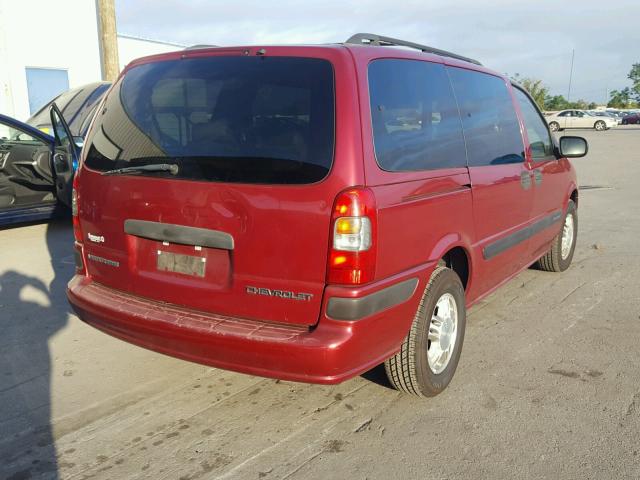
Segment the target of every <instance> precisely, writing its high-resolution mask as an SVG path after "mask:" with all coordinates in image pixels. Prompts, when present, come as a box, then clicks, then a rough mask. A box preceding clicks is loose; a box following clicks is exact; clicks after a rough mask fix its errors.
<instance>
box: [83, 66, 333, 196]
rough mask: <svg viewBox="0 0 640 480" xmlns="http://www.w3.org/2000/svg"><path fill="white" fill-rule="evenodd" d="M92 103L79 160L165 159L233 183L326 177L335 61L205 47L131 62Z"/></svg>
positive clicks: (116, 164)
mask: <svg viewBox="0 0 640 480" xmlns="http://www.w3.org/2000/svg"><path fill="white" fill-rule="evenodd" d="M105 107H106V108H104V109H102V111H101V112H98V118H97V120H96V125H95V127H94V128H93V129H92V133H91V137H90V138H88V139H87V142H86V144H87V147H88V153H87V157H86V165H87V166H88V167H90V168H93V169H97V170H101V171H106V170H111V169H116V168H123V167H130V166H138V165H147V164H156V163H170V164H177V165H178V167H179V168H178V173H177V174H176V175H175V176H174V175H171V174H169V173H166V172H153V173H148V172H147V173H145V174H147V175H154V176H160V177H165V176H167V177H171V178H182V179H192V180H208V181H221V182H239V183H269V184H299V183H313V182H317V181H319V180H321V179H323V178H324V177H325V176H326V175H327V173H328V172H329V170H330V168H331V163H332V159H333V144H334V81H333V69H332V66H331V64H330V63H329V62H328V61H327V60H322V59H316V58H298V57H227V56H225V57H206V58H192V59H181V60H171V61H164V62H156V63H149V64H143V65H139V66H137V67H134V68H132V69H131V70H130V71H129V72H128V73H127V74H126V75H125V76H124V79H123V80H122V81H121V82H120V83H119V84H117V85H116V86H115V88H114V89H113V91H112V93H110V95H109V98H108V99H107V102H106V104H105Z"/></svg>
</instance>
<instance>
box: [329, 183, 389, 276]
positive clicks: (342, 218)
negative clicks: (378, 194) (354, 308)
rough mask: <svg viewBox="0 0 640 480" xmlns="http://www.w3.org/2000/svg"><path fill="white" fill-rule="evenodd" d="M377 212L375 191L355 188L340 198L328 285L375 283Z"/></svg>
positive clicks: (335, 213)
mask: <svg viewBox="0 0 640 480" xmlns="http://www.w3.org/2000/svg"><path fill="white" fill-rule="evenodd" d="M376 229H377V213H376V203H375V197H374V195H373V192H372V191H371V190H369V189H367V188H352V189H349V190H345V191H343V192H341V193H340V194H339V195H338V197H337V198H336V201H335V204H334V207H333V214H332V217H331V244H330V247H329V264H328V267H327V282H328V283H334V284H343V285H360V284H363V283H367V282H370V281H372V280H373V278H374V276H375V267H376V248H377V246H376Z"/></svg>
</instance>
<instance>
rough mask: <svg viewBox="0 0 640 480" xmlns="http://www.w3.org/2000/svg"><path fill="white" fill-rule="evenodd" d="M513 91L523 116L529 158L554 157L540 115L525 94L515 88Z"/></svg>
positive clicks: (544, 123) (545, 125)
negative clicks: (527, 139) (529, 152)
mask: <svg viewBox="0 0 640 480" xmlns="http://www.w3.org/2000/svg"><path fill="white" fill-rule="evenodd" d="M513 91H514V92H515V94H516V98H517V99H518V103H519V104H520V110H521V111H522V115H523V116H524V124H525V127H526V129H527V137H529V147H530V149H531V157H532V158H533V159H534V160H542V159H546V158H549V157H554V155H553V144H552V143H551V135H550V134H549V129H548V128H547V122H545V121H544V119H543V118H542V115H541V114H540V112H539V111H538V109H537V108H536V106H535V105H534V104H533V102H532V101H531V99H530V98H529V96H528V95H527V94H526V93H524V92H523V91H522V90H520V89H519V88H517V87H516V88H514V89H513ZM554 158H555V157H554Z"/></svg>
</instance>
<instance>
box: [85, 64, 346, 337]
mask: <svg viewBox="0 0 640 480" xmlns="http://www.w3.org/2000/svg"><path fill="white" fill-rule="evenodd" d="M334 105H335V86H334V70H333V67H332V63H331V62H329V61H328V60H326V59H322V58H302V57H289V56H274V57H264V56H262V57H260V56H236V55H230V56H196V57H195V58H177V59H176V58H170V59H168V60H164V61H158V62H152V63H145V64H141V65H138V66H135V67H133V68H131V69H130V70H129V71H128V72H127V73H126V74H125V75H124V77H123V79H122V80H121V81H119V82H118V83H117V84H116V85H115V86H114V88H113V89H112V91H111V93H110V94H109V97H108V98H107V99H106V101H105V103H104V105H103V106H102V108H101V110H100V111H99V112H98V114H97V117H96V120H95V124H94V125H93V127H92V129H91V132H90V134H89V137H88V139H87V142H86V145H85V151H84V156H85V158H84V162H83V166H82V169H81V172H80V178H79V182H78V183H79V186H78V190H79V195H78V196H79V205H80V224H81V228H82V231H83V235H84V237H85V242H84V244H85V252H86V257H87V268H88V272H89V275H90V276H91V277H93V279H94V280H95V281H97V282H100V283H103V284H105V285H107V286H110V287H112V288H116V289H120V290H125V291H130V292H132V293H134V294H136V295H139V296H142V297H146V298H149V299H152V300H156V301H160V302H168V303H171V304H176V305H181V306H184V307H188V308H192V309H195V310H201V311H205V312H214V313H216V314H220V315H228V316H233V317H242V318H251V319H259V320H263V321H272V322H279V323H290V324H298V325H312V324H315V323H316V322H317V319H318V315H319V312H320V306H321V301H322V292H323V289H324V285H325V275H326V262H327V247H328V243H329V225H330V215H331V208H332V205H333V200H334V199H335V197H336V195H337V193H338V192H339V191H340V190H341V189H342V188H344V186H345V183H344V176H342V177H341V176H340V175H337V174H335V169H334V170H332V166H333V159H334V143H335V133H334V132H335V127H336V125H335V106H334ZM354 111H355V108H354ZM354 130H355V129H354ZM131 167H133V168H131ZM138 167H144V168H143V169H140V170H136V168H138ZM122 169H126V170H122ZM154 169H155V171H151V170H154ZM330 172H331V174H330Z"/></svg>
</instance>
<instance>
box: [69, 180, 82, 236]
mask: <svg viewBox="0 0 640 480" xmlns="http://www.w3.org/2000/svg"><path fill="white" fill-rule="evenodd" d="M78 209H79V197H78V175H76V176H75V177H73V190H72V191H71V215H72V216H73V238H75V240H76V242H78V243H82V229H81V228H80V217H79V216H78V213H79V211H78Z"/></svg>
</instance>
